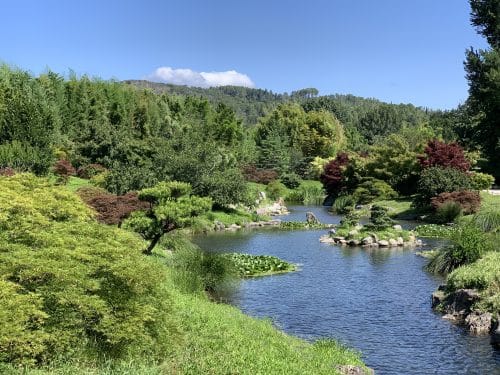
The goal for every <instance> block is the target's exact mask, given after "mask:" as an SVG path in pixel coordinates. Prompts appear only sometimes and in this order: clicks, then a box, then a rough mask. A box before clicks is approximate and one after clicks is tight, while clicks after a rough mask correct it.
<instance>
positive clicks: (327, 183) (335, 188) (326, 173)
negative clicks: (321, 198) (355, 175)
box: [319, 152, 349, 195]
mask: <svg viewBox="0 0 500 375" xmlns="http://www.w3.org/2000/svg"><path fill="white" fill-rule="evenodd" d="M348 164H349V156H348V155H347V153H345V152H341V153H339V154H338V155H337V157H336V158H335V159H333V160H331V161H330V162H328V163H327V164H326V165H325V168H324V169H323V173H322V174H321V176H320V178H319V179H320V181H321V182H322V184H323V186H324V187H325V190H326V192H327V193H328V194H330V195H338V194H339V193H340V192H341V191H342V189H343V188H344V186H343V182H344V176H343V172H344V171H345V169H346V166H347V165H348Z"/></svg>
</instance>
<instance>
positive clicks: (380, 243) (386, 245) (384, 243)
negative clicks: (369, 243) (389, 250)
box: [377, 240, 389, 247]
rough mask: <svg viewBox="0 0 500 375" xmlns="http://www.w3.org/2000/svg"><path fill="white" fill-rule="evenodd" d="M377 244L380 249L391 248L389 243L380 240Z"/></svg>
mask: <svg viewBox="0 0 500 375" xmlns="http://www.w3.org/2000/svg"><path fill="white" fill-rule="evenodd" d="M377 243H378V245H379V246H380V247H389V241H386V240H379V241H378V242H377Z"/></svg>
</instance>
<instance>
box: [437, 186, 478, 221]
mask: <svg viewBox="0 0 500 375" xmlns="http://www.w3.org/2000/svg"><path fill="white" fill-rule="evenodd" d="M450 202H451V203H455V204H456V205H458V207H460V209H461V211H462V213H463V214H464V215H470V214H473V213H476V212H477V211H478V210H479V208H480V207H481V196H480V195H479V193H478V192H476V191H470V190H463V191H453V192H451V193H449V192H445V193H441V194H439V195H437V196H436V197H433V198H431V206H432V208H434V209H435V210H436V211H438V210H439V209H440V207H442V206H443V205H444V204H446V203H450ZM449 207H451V206H449Z"/></svg>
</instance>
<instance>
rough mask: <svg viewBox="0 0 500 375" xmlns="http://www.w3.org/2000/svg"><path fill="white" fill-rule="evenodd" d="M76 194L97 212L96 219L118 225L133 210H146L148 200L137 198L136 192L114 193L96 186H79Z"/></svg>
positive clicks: (148, 205) (148, 206)
mask: <svg viewBox="0 0 500 375" xmlns="http://www.w3.org/2000/svg"><path fill="white" fill-rule="evenodd" d="M78 195H79V196H80V198H82V200H83V201H84V202H85V203H87V204H88V205H89V206H90V207H92V208H93V209H94V210H96V212H97V220H98V221H99V222H101V223H104V224H109V225H118V226H120V225H121V223H122V222H123V220H125V219H126V218H127V217H129V216H130V214H131V213H132V212H134V211H139V210H147V209H149V208H150V204H149V203H148V202H144V201H141V200H139V198H138V196H137V193H136V192H128V193H126V194H124V195H114V194H111V193H108V192H107V191H103V190H102V189H98V188H93V187H90V188H81V189H79V190H78Z"/></svg>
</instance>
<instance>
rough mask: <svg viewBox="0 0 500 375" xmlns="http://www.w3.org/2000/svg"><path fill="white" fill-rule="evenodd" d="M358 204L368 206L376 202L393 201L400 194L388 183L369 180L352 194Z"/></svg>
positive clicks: (373, 179) (374, 179)
mask: <svg viewBox="0 0 500 375" xmlns="http://www.w3.org/2000/svg"><path fill="white" fill-rule="evenodd" d="M352 196H353V198H354V199H355V200H356V202H358V203H361V204H367V203H371V202H374V201H379V200H386V199H393V198H396V197H397V196H398V193H396V191H395V190H394V189H393V188H392V187H391V186H390V185H389V184H388V183H386V182H384V181H382V180H378V179H376V178H367V179H365V180H364V181H363V182H362V183H361V184H359V185H358V187H356V189H355V190H354V192H353V193H352Z"/></svg>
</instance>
